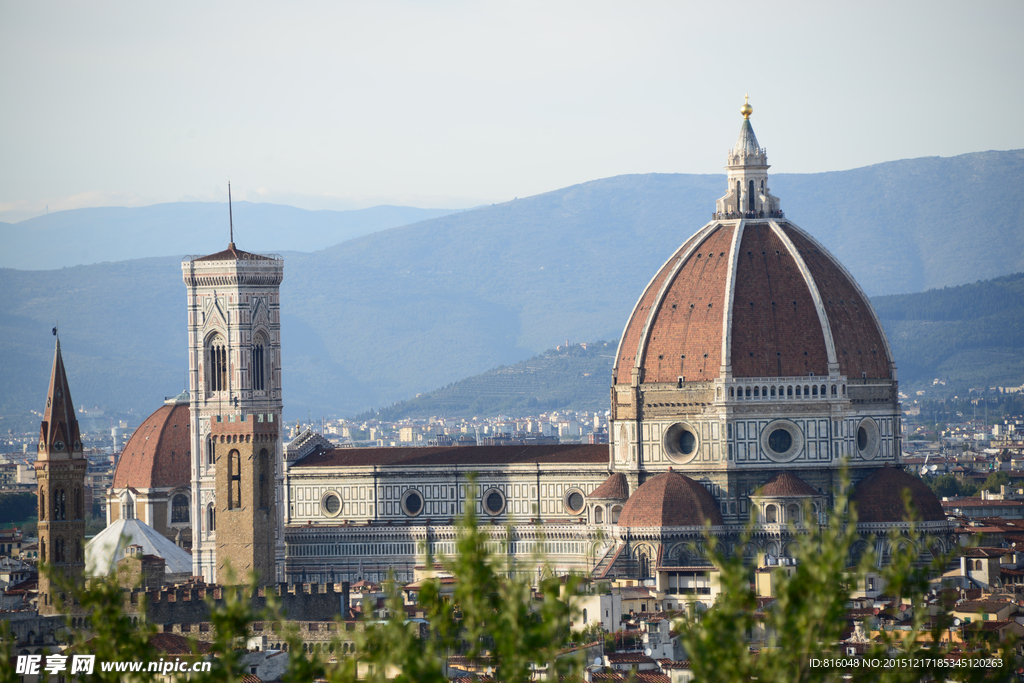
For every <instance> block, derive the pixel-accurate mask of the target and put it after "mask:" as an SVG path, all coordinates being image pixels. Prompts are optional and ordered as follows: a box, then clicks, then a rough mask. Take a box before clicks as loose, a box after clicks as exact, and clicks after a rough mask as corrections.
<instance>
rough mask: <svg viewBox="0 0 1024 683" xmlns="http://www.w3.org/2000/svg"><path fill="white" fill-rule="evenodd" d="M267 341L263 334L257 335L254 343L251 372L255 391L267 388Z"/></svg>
mask: <svg viewBox="0 0 1024 683" xmlns="http://www.w3.org/2000/svg"><path fill="white" fill-rule="evenodd" d="M265 349H266V343H265V342H264V341H263V337H262V336H257V337H256V339H255V341H253V344H252V358H251V359H250V361H251V362H250V363H249V372H250V373H251V374H252V389H253V391H263V390H265V389H266V388H267V358H266V356H267V355H269V354H267V353H266V350H265Z"/></svg>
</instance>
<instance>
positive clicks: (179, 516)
mask: <svg viewBox="0 0 1024 683" xmlns="http://www.w3.org/2000/svg"><path fill="white" fill-rule="evenodd" d="M188 508H189V505H188V496H186V495H185V494H184V493H179V494H177V495H176V496H174V498H172V499H171V524H187V523H188V521H189V520H188Z"/></svg>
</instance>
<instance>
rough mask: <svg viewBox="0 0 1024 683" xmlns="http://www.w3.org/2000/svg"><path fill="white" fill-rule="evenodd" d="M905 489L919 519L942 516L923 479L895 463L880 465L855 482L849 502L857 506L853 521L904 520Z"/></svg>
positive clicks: (940, 506)
mask: <svg viewBox="0 0 1024 683" xmlns="http://www.w3.org/2000/svg"><path fill="white" fill-rule="evenodd" d="M906 489H909V490H910V500H911V502H912V503H913V504H914V512H915V513H916V515H917V517H918V519H919V520H920V521H922V522H941V521H944V520H945V519H946V513H945V512H944V511H943V509H942V503H940V502H939V499H938V498H936V497H935V494H934V493H932V490H931V489H930V488H928V486H927V485H926V484H925V483H924V482H923V481H921V480H920V479H918V478H917V477H915V476H914V475H912V474H907V473H906V472H904V471H903V470H902V469H900V468H898V467H883V468H882V469H880V470H875V471H874V472H872V473H871V474H869V475H868V476H867V477H865V478H864V479H863V480H862V481H861V482H860V483H859V484H857V487H856V488H855V489H854V492H853V495H852V496H850V503H851V504H854V505H856V506H857V521H858V522H859V523H863V524H880V523H887V522H905V521H907V510H906V508H905V507H904V504H903V491H904V490H906Z"/></svg>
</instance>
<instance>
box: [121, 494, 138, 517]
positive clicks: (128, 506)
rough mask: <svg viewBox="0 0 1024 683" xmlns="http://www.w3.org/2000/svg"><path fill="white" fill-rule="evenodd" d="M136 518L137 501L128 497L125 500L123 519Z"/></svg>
mask: <svg viewBox="0 0 1024 683" xmlns="http://www.w3.org/2000/svg"><path fill="white" fill-rule="evenodd" d="M134 518H135V501H133V500H132V499H131V498H128V499H127V500H126V501H125V502H124V516H123V519H134Z"/></svg>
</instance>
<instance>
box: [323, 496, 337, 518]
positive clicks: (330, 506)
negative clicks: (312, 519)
mask: <svg viewBox="0 0 1024 683" xmlns="http://www.w3.org/2000/svg"><path fill="white" fill-rule="evenodd" d="M321 505H323V508H324V512H325V513H326V514H328V515H331V516H333V515H336V514H338V512H340V511H341V498H338V496H337V494H334V493H328V494H327V495H326V496H324V499H323V502H322V503H321Z"/></svg>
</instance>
